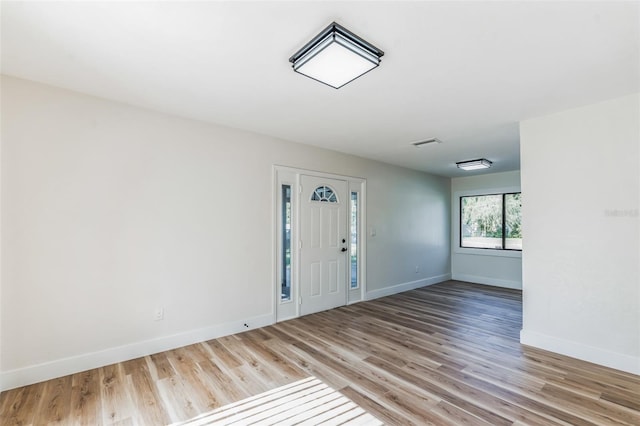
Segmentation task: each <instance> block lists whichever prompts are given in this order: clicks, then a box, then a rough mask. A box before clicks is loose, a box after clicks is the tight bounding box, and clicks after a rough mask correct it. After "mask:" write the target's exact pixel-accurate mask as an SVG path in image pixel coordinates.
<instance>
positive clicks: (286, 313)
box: [272, 165, 367, 322]
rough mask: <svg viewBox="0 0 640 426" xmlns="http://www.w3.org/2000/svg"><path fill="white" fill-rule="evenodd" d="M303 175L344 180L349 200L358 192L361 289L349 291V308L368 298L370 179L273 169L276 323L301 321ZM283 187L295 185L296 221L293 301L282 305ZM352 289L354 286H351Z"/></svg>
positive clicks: (281, 168) (293, 229) (314, 171)
mask: <svg viewBox="0 0 640 426" xmlns="http://www.w3.org/2000/svg"><path fill="white" fill-rule="evenodd" d="M300 175H308V176H314V177H320V178H328V179H337V180H344V181H346V182H347V185H348V194H349V197H350V195H351V192H352V191H355V192H358V198H359V226H358V236H359V237H360V238H359V242H358V266H359V273H360V276H359V287H358V288H357V289H354V290H351V289H350V287H349V288H348V290H347V301H346V303H347V304H351V303H356V302H359V301H362V300H365V294H366V283H367V280H366V270H367V268H366V253H367V251H366V242H367V238H366V237H367V235H366V229H367V225H366V217H367V215H366V205H367V203H366V179H364V178H360V177H355V176H346V175H338V174H335V173H327V172H321V171H316V170H307V169H301V168H297V167H289V166H280V165H274V166H273V197H272V199H273V221H272V223H273V228H272V229H273V230H272V236H273V244H272V247H273V254H272V260H273V263H272V264H273V278H272V282H273V284H272V285H273V292H272V294H273V316H274V322H278V321H284V320H287V319H291V318H297V317H298V316H300V305H299V300H298V298H299V295H300V291H299V279H300V263H299V252H298V249H297V242H298V240H299V232H300V223H299V215H300V200H299V190H300V186H299V184H300ZM282 185H291V194H292V197H291V198H292V199H291V207H292V216H293V217H292V218H291V222H292V223H291V226H292V229H291V241H292V244H295V246H292V250H291V254H292V258H291V281H292V283H291V285H292V287H291V292H292V297H291V300H290V301H288V302H282V301H281V298H280V294H281V283H282V279H281V277H282V273H283V271H281V269H282V266H281V260H282V259H281V249H282V242H281V235H282V233H281V232H282V229H281V227H282V225H281V223H282V216H281V201H282V200H281V186H282ZM347 285H348V286H349V285H350V283H349V282H348V283H347Z"/></svg>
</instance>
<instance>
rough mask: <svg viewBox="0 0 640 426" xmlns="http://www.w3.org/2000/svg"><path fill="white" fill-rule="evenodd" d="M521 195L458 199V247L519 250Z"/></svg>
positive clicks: (520, 242) (475, 196) (480, 196)
mask: <svg viewBox="0 0 640 426" xmlns="http://www.w3.org/2000/svg"><path fill="white" fill-rule="evenodd" d="M521 211H522V196H521V193H520V192H516V193H510V194H492V195H473V196H464V197H460V247H464V248H481V249H494V250H522V213H521Z"/></svg>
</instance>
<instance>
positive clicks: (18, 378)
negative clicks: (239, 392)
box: [0, 314, 274, 391]
mask: <svg viewBox="0 0 640 426" xmlns="http://www.w3.org/2000/svg"><path fill="white" fill-rule="evenodd" d="M273 320H274V317H273V314H268V315H261V316H257V317H253V318H249V319H245V320H241V321H235V322H229V323H224V324H217V325H213V326H210V327H204V328H200V329H196V330H191V331H187V332H184V333H179V334H174V335H171V336H164V337H158V338H156V339H151V340H145V341H142V342H137V343H132V344H129V345H124V346H118V347H114V348H109V349H105V350H102V351H98V352H91V353H87V354H82V355H77V356H73V357H69V358H63V359H58V360H55V361H50V362H45V363H42V364H37V365H32V366H28V367H24V368H19V369H16V370H9V371H4V372H2V373H0V391H5V390H8V389H13V388H17V387H20V386H26V385H30V384H33V383H38V382H42V381H45V380H50V379H54V378H56V377H62V376H66V375H69V374H74V373H79V372H81V371H86V370H91V369H93V368H98V367H103V366H105V365H109V364H114V363H117V362H123V361H127V360H130V359H135V358H139V357H143V356H146V355H151V354H155V353H158V352H162V351H168V350H171V349H176V348H180V347H182V346H187V345H192V344H194V343H199V342H204V341H207V340H211V339H216V338H218V337H222V336H228V335H230V334H236V333H241V332H243V331H247V330H252V329H254V328H260V327H264V326H267V325H271V324H273ZM245 324H247V325H248V327H245Z"/></svg>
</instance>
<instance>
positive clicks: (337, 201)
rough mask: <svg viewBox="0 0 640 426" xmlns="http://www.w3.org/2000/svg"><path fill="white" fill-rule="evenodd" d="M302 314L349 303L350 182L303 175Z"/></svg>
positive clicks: (301, 206)
mask: <svg viewBox="0 0 640 426" xmlns="http://www.w3.org/2000/svg"><path fill="white" fill-rule="evenodd" d="M300 184H301V186H302V191H301V193H300V297H301V305H300V315H306V314H310V313H313V312H319V311H324V310H327V309H331V308H335V307H337V306H343V305H345V304H346V303H347V276H348V271H347V267H346V266H347V253H348V251H347V248H348V247H349V244H348V231H347V212H348V206H349V197H348V191H347V182H346V181H343V180H337V179H328V178H322V177H315V176H307V175H301V176H300Z"/></svg>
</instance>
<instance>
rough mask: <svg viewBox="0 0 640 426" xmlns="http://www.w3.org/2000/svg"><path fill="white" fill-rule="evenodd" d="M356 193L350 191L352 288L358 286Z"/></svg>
mask: <svg viewBox="0 0 640 426" xmlns="http://www.w3.org/2000/svg"><path fill="white" fill-rule="evenodd" d="M358 214H359V212H358V193H357V192H351V251H350V253H349V255H350V259H351V262H350V264H351V273H350V275H351V283H350V287H349V288H351V289H352V290H353V289H355V288H358V285H359V283H358Z"/></svg>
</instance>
